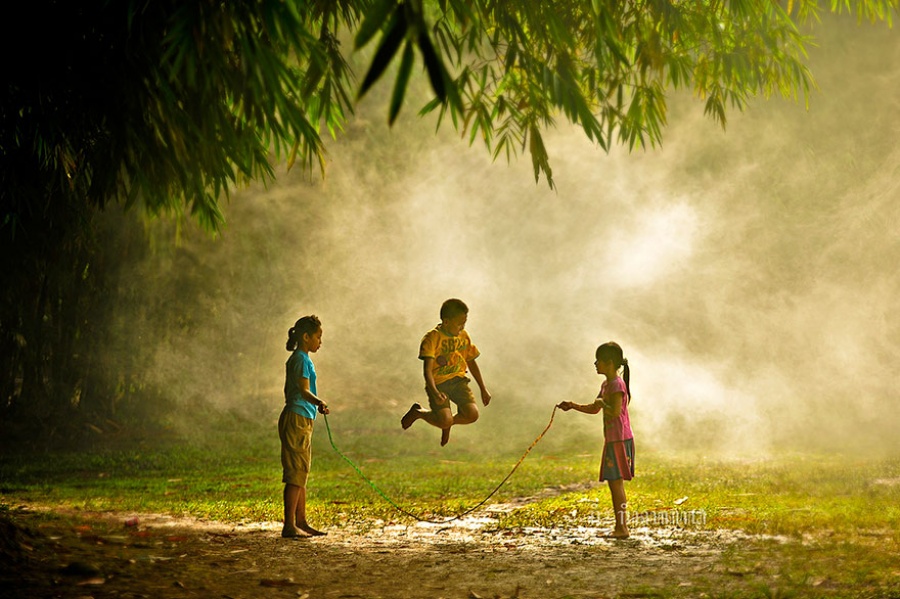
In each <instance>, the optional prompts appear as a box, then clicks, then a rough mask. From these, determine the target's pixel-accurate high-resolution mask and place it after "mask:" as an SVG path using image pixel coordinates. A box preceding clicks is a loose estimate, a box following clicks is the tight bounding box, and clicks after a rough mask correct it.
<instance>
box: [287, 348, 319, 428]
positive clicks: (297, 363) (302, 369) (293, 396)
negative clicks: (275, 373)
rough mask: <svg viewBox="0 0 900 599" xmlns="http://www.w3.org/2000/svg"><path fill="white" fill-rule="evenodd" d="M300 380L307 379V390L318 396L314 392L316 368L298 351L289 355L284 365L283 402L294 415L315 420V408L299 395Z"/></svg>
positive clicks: (306, 355) (305, 355)
mask: <svg viewBox="0 0 900 599" xmlns="http://www.w3.org/2000/svg"><path fill="white" fill-rule="evenodd" d="M301 378H304V379H309V390H310V391H312V392H313V395H318V394H319V392H318V391H317V390H316V367H315V365H314V364H313V361H312V359H310V357H309V354H307V353H306V352H304V351H301V350H299V349H298V350H296V351H295V352H294V353H292V354H291V357H289V358H288V360H287V363H286V364H285V376H284V402H285V403H286V404H287V406H288V407H289V408H290V410H291V411H292V412H294V413H295V414H299V415H300V416H303V417H305V418H309V419H310V420H315V419H316V412H317V410H316V406H314V405H313V404H311V403H309V402H308V401H306V400H305V399H303V396H302V395H300V382H299V381H300V379H301Z"/></svg>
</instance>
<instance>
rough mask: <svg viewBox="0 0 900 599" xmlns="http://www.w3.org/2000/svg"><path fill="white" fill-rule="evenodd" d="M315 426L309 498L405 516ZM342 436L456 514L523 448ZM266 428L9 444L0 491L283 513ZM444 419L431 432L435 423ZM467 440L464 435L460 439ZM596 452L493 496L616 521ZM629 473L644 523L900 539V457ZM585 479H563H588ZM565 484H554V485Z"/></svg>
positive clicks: (339, 519)
mask: <svg viewBox="0 0 900 599" xmlns="http://www.w3.org/2000/svg"><path fill="white" fill-rule="evenodd" d="M317 426H318V427H319V428H317V432H316V435H315V439H314V447H313V453H314V463H313V472H312V474H311V476H310V483H309V495H308V496H309V512H310V517H311V519H313V520H314V521H316V522H318V523H320V524H321V525H325V526H328V525H330V526H340V525H343V524H345V523H347V522H354V521H355V522H364V521H371V520H403V519H404V518H406V516H403V515H402V514H400V513H398V512H397V511H396V510H395V509H394V507H393V506H392V505H391V504H390V503H388V502H387V501H385V500H384V499H383V498H382V497H381V496H380V495H379V494H378V493H377V492H376V491H375V490H374V489H373V488H372V487H371V486H370V484H369V483H367V482H366V481H365V480H363V479H362V478H361V477H360V476H359V474H358V473H357V472H356V471H355V470H354V469H353V468H352V467H351V466H350V465H348V464H347V463H346V462H345V461H344V459H342V458H341V456H339V455H338V454H337V453H335V452H334V451H333V450H332V447H331V445H330V444H329V441H328V437H327V435H326V434H325V430H324V428H325V427H324V426H323V425H322V423H320V424H319V425H317ZM332 426H333V427H334V428H335V430H334V431H333V433H334V437H335V442H336V443H337V444H338V447H339V449H340V450H341V451H342V452H344V453H345V454H346V456H347V457H348V458H349V459H350V460H351V461H353V462H354V463H355V464H356V466H357V467H358V468H359V469H360V470H361V471H362V472H363V473H364V475H365V476H366V477H367V478H369V479H370V480H371V481H372V482H373V483H374V484H375V485H377V487H378V488H379V489H380V490H381V492H383V493H384V494H385V495H386V496H388V497H389V498H391V500H392V501H393V502H395V503H396V504H398V505H400V506H401V507H403V508H404V509H406V510H408V511H411V512H413V513H415V514H420V515H421V516H423V517H446V516H451V515H454V514H456V513H459V512H461V511H464V510H466V509H468V508H470V507H472V506H474V505H475V504H477V503H478V502H480V501H482V500H483V499H484V498H485V497H486V496H487V495H488V494H489V493H490V492H491V491H492V490H493V489H494V488H495V487H496V486H497V484H498V483H499V482H500V481H501V480H502V479H503V478H504V477H505V476H506V475H507V474H508V472H509V471H510V469H511V468H512V466H513V465H514V464H515V463H516V461H517V460H518V459H519V457H520V456H521V452H522V451H523V450H524V449H523V448H524V447H527V446H528V444H529V442H530V440H529V439H525V440H524V441H523V443H522V448H519V449H515V450H512V449H508V448H507V449H505V450H499V451H495V452H493V453H492V452H489V451H486V450H485V448H484V445H483V444H481V443H479V442H476V441H474V440H471V439H470V440H469V441H466V440H465V438H463V439H461V440H460V441H459V442H457V443H456V444H455V445H454V443H451V445H450V446H448V447H447V448H439V447H437V435H436V431H434V430H433V429H428V428H427V427H421V429H419V430H418V431H417V430H416V429H411V430H410V431H407V432H406V433H403V432H402V431H400V432H398V430H397V429H398V428H399V427H396V423H395V422H393V420H391V421H390V422H387V421H385V422H372V423H369V425H368V426H367V427H364V428H358V429H352V428H349V429H346V430H341V429H340V427H338V426H336V425H332ZM271 433H272V431H270V430H268V429H265V430H264V429H253V428H252V427H251V428H244V429H243V430H241V431H240V432H238V431H222V432H220V434H218V435H217V436H216V437H214V438H212V439H211V440H210V439H207V440H205V441H203V442H202V443H201V442H193V443H187V442H184V443H173V442H171V441H169V442H166V443H161V444H159V445H158V446H153V445H151V444H144V445H143V446H142V447H141V448H140V449H139V450H138V449H134V450H123V449H117V450H107V451H102V450H97V451H94V452H90V453H85V452H72V453H56V454H42V455H6V456H3V457H2V458H0V493H2V496H0V503H2V504H5V505H7V506H11V505H15V504H17V503H35V504H42V505H46V506H49V507H61V508H74V509H79V510H84V511H114V512H145V513H162V514H171V515H176V516H180V515H190V516H193V517H198V518H206V519H213V520H219V521H224V522H248V521H278V520H280V519H281V510H282V506H281V492H282V484H281V482H280V474H281V472H280V463H279V458H278V452H279V448H278V440H277V438H276V437H275V436H274V435H273V434H271ZM429 433H432V434H429ZM454 441H456V439H455V440H454ZM597 459H598V458H597V456H596V455H592V454H586V453H584V448H583V446H581V445H579V446H574V444H573V446H568V447H567V446H566V445H565V443H562V444H560V443H559V442H556V443H548V444H546V446H542V445H538V446H537V447H536V448H535V449H534V450H533V451H532V453H531V454H530V455H529V456H528V458H527V459H526V460H525V461H524V462H523V463H522V465H521V466H520V467H519V469H518V470H517V472H516V473H515V475H514V476H513V477H512V478H511V479H510V480H509V481H508V482H507V483H506V484H505V485H503V486H502V487H501V489H500V490H499V491H498V492H497V494H496V495H495V496H494V497H493V498H492V499H491V502H504V501H508V500H510V499H512V498H522V497H535V496H538V497H544V498H543V499H537V500H535V501H532V502H530V503H527V504H526V505H524V506H522V507H520V508H518V509H516V510H514V511H511V512H509V513H508V514H507V515H505V516H503V517H502V518H501V519H500V522H499V527H500V528H505V529H514V528H524V527H568V526H584V525H586V524H601V523H604V522H605V523H608V522H611V521H612V515H613V512H612V506H611V505H610V500H609V492H608V490H607V489H606V487H605V486H604V485H600V484H594V485H593V486H590V487H588V486H587V483H590V482H591V481H594V480H595V479H596V473H597V467H598V462H597ZM638 459H639V461H638V463H637V476H636V478H635V480H633V481H631V482H629V483H627V484H626V490H627V492H628V496H629V512H630V515H631V518H632V519H633V522H634V523H637V524H644V525H647V526H665V525H668V524H673V523H674V524H677V525H679V526H684V527H695V528H705V529H721V528H725V529H735V530H742V531H745V532H747V533H752V534H767V535H780V536H788V537H792V538H809V537H820V538H827V537H830V536H836V537H837V538H840V539H845V540H857V539H862V540H863V541H864V540H865V538H866V537H872V538H877V539H879V542H882V543H884V542H888V543H890V544H891V545H892V546H893V547H896V546H897V545H898V544H900V532H898V531H900V507H898V506H900V459H877V460H867V461H866V460H858V461H848V460H847V459H846V458H842V457H840V456H810V455H782V456H779V457H774V458H768V459H758V460H752V461H751V460H742V459H710V458H704V457H699V456H688V455H682V456H672V455H662V454H658V453H657V454H654V453H641V454H639V456H638ZM579 483H581V484H583V485H585V486H582V487H581V488H580V490H569V491H564V489H566V488H567V487H568V488H573V487H574V488H578V485H579ZM548 488H550V489H557V492H556V493H549V492H546V491H545V490H546V489H548Z"/></svg>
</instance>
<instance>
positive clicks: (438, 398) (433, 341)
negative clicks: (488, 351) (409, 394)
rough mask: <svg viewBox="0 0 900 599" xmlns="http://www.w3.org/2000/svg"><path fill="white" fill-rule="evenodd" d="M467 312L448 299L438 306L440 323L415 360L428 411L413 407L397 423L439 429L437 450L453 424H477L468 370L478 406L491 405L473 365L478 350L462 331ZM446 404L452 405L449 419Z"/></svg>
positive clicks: (427, 337)
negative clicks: (419, 363) (478, 398)
mask: <svg viewBox="0 0 900 599" xmlns="http://www.w3.org/2000/svg"><path fill="white" fill-rule="evenodd" d="M468 315H469V308H468V306H466V305H465V304H464V303H463V302H462V300H458V299H448V300H447V301H445V302H444V303H443V304H442V305H441V323H440V324H439V325H437V326H436V327H435V328H434V329H432V330H430V331H428V332H427V333H425V336H424V337H423V338H422V343H421V345H420V346H419V359H420V360H422V363H423V373H424V375H425V393H426V394H427V395H428V406H429V408H431V409H430V410H423V409H422V406H421V405H419V404H418V403H414V404H413V405H412V407H410V408H409V411H408V412H407V413H406V414H405V415H404V416H403V418H402V419H401V420H400V424H401V426H403V428H404V429H408V428H409V427H411V426H412V425H413V423H414V422H415V421H416V420H419V419H420V418H421V419H422V420H424V421H425V422H427V423H428V424H430V425H432V426H436V427H438V428H439V429H441V446H444V445H446V444H447V442H448V441H449V440H450V427H451V426H453V425H454V424H471V423H472V422H475V421H476V420H478V407H477V406H476V405H475V397H474V396H473V395H472V390H471V389H469V378H468V377H467V376H466V370H467V369H468V370H469V371H471V373H472V378H474V379H475V382H476V383H478V387H479V388H480V389H481V403H483V404H484V405H485V406H486V405H488V404H489V403H491V394H490V393H489V392H488V390H487V387H485V386H484V380H482V378H481V370H480V369H479V368H478V364H477V363H476V362H475V358H477V357H478V356H479V352H478V348H476V347H475V345H473V344H472V340H471V339H469V334H468V333H467V332H466V331H465V326H466V320H467V319H468ZM450 402H453V403H455V404H456V415H455V416H454V415H453V412H452V410H451V406H450Z"/></svg>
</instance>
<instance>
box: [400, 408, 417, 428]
mask: <svg viewBox="0 0 900 599" xmlns="http://www.w3.org/2000/svg"><path fill="white" fill-rule="evenodd" d="M421 410H422V406H420V405H419V404H417V403H414V404H413V405H412V407H411V408H409V411H408V412H406V414H404V415H403V418H401V419H400V426H402V427H403V430H406V429H408V428H409V427H411V426H412V425H413V422H415V421H416V420H418V419H419V412H420V411H421Z"/></svg>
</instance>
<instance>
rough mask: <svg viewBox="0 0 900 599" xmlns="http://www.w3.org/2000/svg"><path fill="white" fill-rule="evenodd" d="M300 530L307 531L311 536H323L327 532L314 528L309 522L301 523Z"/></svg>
mask: <svg viewBox="0 0 900 599" xmlns="http://www.w3.org/2000/svg"><path fill="white" fill-rule="evenodd" d="M300 530H302V531H303V532H305V533H307V534H308V535H309V536H311V537H324V536H325V535H327V534H328V533H327V532H322V531H321V530H316V529H315V528H313V527H312V526H310V525H309V524H301V525H300Z"/></svg>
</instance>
